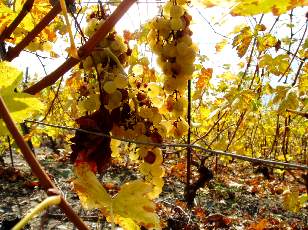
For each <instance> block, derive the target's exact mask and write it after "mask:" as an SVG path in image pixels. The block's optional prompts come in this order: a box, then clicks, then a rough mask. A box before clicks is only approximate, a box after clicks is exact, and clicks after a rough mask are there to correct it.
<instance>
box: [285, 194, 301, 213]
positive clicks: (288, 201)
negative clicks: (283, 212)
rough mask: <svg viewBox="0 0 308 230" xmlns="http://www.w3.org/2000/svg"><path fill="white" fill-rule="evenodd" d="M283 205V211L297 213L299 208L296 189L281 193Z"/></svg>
mask: <svg viewBox="0 0 308 230" xmlns="http://www.w3.org/2000/svg"><path fill="white" fill-rule="evenodd" d="M283 205H284V207H285V209H287V210H290V211H292V212H298V211H299V208H300V200H299V191H298V188H292V189H290V190H286V191H284V193H283Z"/></svg>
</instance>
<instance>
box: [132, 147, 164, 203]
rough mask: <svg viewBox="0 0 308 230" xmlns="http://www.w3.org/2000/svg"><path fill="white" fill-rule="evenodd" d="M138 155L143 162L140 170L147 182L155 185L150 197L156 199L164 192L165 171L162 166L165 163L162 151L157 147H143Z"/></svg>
mask: <svg viewBox="0 0 308 230" xmlns="http://www.w3.org/2000/svg"><path fill="white" fill-rule="evenodd" d="M138 155H139V157H140V158H141V159H142V160H143V163H141V165H140V167H139V170H140V172H141V173H142V174H143V175H144V176H145V179H146V181H148V182H149V183H151V184H152V185H153V190H152V192H151V193H150V194H149V196H150V197H152V198H156V197H158V195H159V194H160V193H161V192H162V188H163V186H164V180H163V176H164V174H165V170H164V168H163V167H162V166H161V164H162V162H163V155H162V151H161V150H160V149H159V148H157V147H154V148H151V147H141V148H139V150H138Z"/></svg>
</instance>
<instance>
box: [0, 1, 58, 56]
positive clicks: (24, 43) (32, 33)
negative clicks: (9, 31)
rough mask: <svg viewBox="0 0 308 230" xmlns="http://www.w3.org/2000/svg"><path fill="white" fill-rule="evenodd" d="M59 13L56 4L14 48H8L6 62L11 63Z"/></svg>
mask: <svg viewBox="0 0 308 230" xmlns="http://www.w3.org/2000/svg"><path fill="white" fill-rule="evenodd" d="M60 12H61V7H60V3H59V2H58V3H57V4H56V5H55V6H54V7H53V8H52V9H51V10H50V11H49V12H48V13H47V14H46V15H45V17H43V18H42V20H41V21H40V22H39V23H38V24H37V25H36V26H35V27H34V28H33V30H31V31H30V32H29V33H28V34H27V35H26V37H25V38H24V39H22V40H21V42H20V43H18V44H17V45H16V46H15V47H14V48H10V49H9V50H8V52H7V54H6V56H5V57H4V59H5V60H6V61H12V60H13V59H14V58H16V57H17V56H18V55H19V54H20V52H21V51H22V50H23V49H24V48H25V47H26V46H27V45H28V44H29V43H30V42H31V41H32V40H33V39H34V38H35V37H36V36H37V35H38V34H39V33H40V32H42V30H43V29H44V28H45V27H46V26H47V25H48V24H49V23H50V22H51V21H52V20H53V19H54V18H55V17H56V16H57V14H59V13H60Z"/></svg>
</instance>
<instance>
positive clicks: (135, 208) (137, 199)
mask: <svg viewBox="0 0 308 230" xmlns="http://www.w3.org/2000/svg"><path fill="white" fill-rule="evenodd" d="M151 191H152V186H151V185H150V184H148V183H145V182H143V181H138V180H137V181H131V182H128V183H126V184H124V185H123V186H122V187H121V190H120V192H119V193H118V194H117V196H116V197H115V198H114V200H113V210H114V212H115V213H117V214H119V215H120V216H123V217H129V218H131V219H133V220H134V221H136V222H137V223H142V224H143V225H144V226H145V227H146V228H153V227H156V228H157V227H159V219H158V216H157V215H156V214H155V213H154V211H155V205H154V203H153V202H152V201H151V200H150V199H149V198H148V197H147V194H148V193H150V192H151Z"/></svg>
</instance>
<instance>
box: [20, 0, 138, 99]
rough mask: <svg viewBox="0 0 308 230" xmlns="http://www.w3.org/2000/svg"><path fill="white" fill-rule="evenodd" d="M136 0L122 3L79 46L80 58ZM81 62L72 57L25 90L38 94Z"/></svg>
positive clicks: (93, 46)
mask: <svg viewBox="0 0 308 230" xmlns="http://www.w3.org/2000/svg"><path fill="white" fill-rule="evenodd" d="M134 2H135V0H124V1H123V2H121V3H120V5H119V6H118V7H117V8H116V10H115V11H114V12H113V13H112V14H111V15H110V16H109V17H108V18H107V19H106V21H105V22H104V24H102V25H101V26H100V27H99V29H98V30H97V31H96V32H95V33H94V34H93V35H92V37H90V39H89V40H88V41H87V42H86V43H85V44H84V45H83V46H81V47H80V48H79V50H78V56H79V57H80V59H84V58H86V57H87V56H89V55H90V54H91V52H92V51H93V49H94V48H95V46H96V45H97V44H98V43H99V42H100V41H101V40H102V39H103V38H104V37H105V36H106V35H107V34H108V33H109V32H110V31H111V29H112V27H113V26H114V25H115V24H116V23H117V21H118V20H119V19H120V18H121V17H122V16H123V15H124V13H125V12H126V11H127V10H128V9H129V8H130V6H131V5H132V4H133V3H134ZM79 62H80V60H79V59H76V58H73V57H70V58H69V59H67V60H66V61H65V62H64V63H63V64H62V65H61V66H60V67H59V68H57V69H56V70H55V71H53V72H52V73H50V74H49V75H47V76H45V77H44V78H43V79H42V80H40V81H39V82H37V83H36V84H34V85H32V86H30V87H29V88H28V89H26V90H24V92H25V93H29V94H36V93H38V92H40V91H41V90H43V89H45V88H46V87H48V86H50V85H52V84H54V83H55V82H56V81H57V80H58V79H59V78H60V77H61V76H63V75H64V74H65V73H66V72H67V71H68V70H70V69H71V68H72V67H73V66H75V65H77V64H78V63H79Z"/></svg>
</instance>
